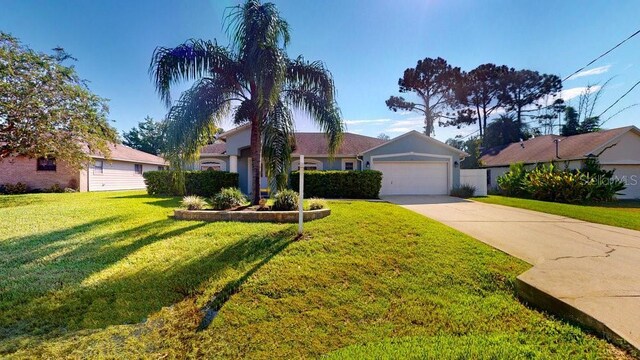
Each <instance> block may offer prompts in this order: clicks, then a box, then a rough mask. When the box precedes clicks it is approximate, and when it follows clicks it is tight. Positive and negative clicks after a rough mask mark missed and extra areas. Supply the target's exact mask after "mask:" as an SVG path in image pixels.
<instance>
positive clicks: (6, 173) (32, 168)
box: [0, 156, 80, 189]
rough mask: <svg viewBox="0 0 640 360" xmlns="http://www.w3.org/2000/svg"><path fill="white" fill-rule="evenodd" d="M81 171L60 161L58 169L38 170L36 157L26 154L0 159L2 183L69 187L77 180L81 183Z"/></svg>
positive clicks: (32, 187)
mask: <svg viewBox="0 0 640 360" xmlns="http://www.w3.org/2000/svg"><path fill="white" fill-rule="evenodd" d="M79 177H80V172H79V171H78V170H74V169H72V168H69V167H68V166H65V165H64V163H62V162H60V161H58V162H57V166H56V171H38V170H37V162H36V159H29V158H27V157H25V156H18V157H10V158H5V159H3V160H2V161H0V184H6V183H11V184H15V183H17V182H21V183H24V184H27V186H29V188H31V189H45V188H48V187H51V186H52V185H53V184H56V183H57V184H59V185H60V186H62V187H69V186H70V185H71V182H74V181H75V186H78V185H79V180H80V179H79Z"/></svg>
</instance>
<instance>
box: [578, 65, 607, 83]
mask: <svg viewBox="0 0 640 360" xmlns="http://www.w3.org/2000/svg"><path fill="white" fill-rule="evenodd" d="M609 68H611V65H605V66H598V67H596V68H593V69H589V70H582V71H580V72H579V73H577V74H575V75H571V77H570V78H568V79H567V80H573V79H577V78H581V77H585V76H592V75H600V74H604V73H606V72H607V71H609Z"/></svg>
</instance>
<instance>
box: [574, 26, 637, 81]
mask: <svg viewBox="0 0 640 360" xmlns="http://www.w3.org/2000/svg"><path fill="white" fill-rule="evenodd" d="M638 34H640V29H639V30H638V31H636V32H634V33H633V34H631V35H629V36H628V37H627V38H626V39H624V40H622V41H621V42H619V43H617V44H616V46H614V47H612V48H611V49H609V50H607V51H605V52H604V53H602V54H600V56H598V57H597V58H595V59H593V60H591V61H590V62H589V63H588V64H587V65H585V66H583V67H581V68H580V69H578V70H576V71H574V72H573V73H572V74H571V75H569V76H567V77H566V78H564V79H562V81H567V80H568V79H569V78H570V77H572V76H573V75H575V74H577V73H579V72H580V71H582V70H584V69H586V68H587V67H589V66H590V65H591V64H593V63H595V62H596V61H598V60H600V59H602V58H603V57H604V56H606V55H607V54H608V53H610V52H612V51H613V50H615V49H617V48H618V47H619V46H620V45H622V44H624V43H626V42H627V41H629V40H630V39H631V38H632V37H634V36H636V35H638Z"/></svg>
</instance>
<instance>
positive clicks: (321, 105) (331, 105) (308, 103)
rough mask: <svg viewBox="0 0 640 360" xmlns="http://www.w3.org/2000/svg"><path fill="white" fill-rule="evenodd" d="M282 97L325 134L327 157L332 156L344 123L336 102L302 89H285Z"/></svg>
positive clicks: (336, 147) (340, 138)
mask: <svg viewBox="0 0 640 360" xmlns="http://www.w3.org/2000/svg"><path fill="white" fill-rule="evenodd" d="M284 96H285V101H286V102H287V103H289V104H290V105H291V106H293V107H295V108H297V109H299V110H302V111H303V112H305V113H306V114H307V115H309V117H310V118H311V120H312V121H314V122H315V123H316V125H317V126H318V127H319V128H320V130H322V132H324V133H325V135H326V137H327V141H328V143H329V155H330V156H333V154H335V152H336V150H337V149H338V147H339V146H340V143H341V142H342V135H343V133H344V122H343V121H342V117H341V115H340V108H338V105H337V104H336V102H335V101H330V100H328V99H325V98H324V97H322V96H321V95H319V94H318V93H316V92H314V91H310V90H304V89H287V90H285V92H284Z"/></svg>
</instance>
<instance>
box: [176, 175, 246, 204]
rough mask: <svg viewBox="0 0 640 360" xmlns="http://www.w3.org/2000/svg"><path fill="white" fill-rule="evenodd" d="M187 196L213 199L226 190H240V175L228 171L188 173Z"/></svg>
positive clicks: (186, 177) (185, 179) (186, 179)
mask: <svg viewBox="0 0 640 360" xmlns="http://www.w3.org/2000/svg"><path fill="white" fill-rule="evenodd" d="M184 175H185V176H184V182H185V191H186V194H187V195H198V196H204V197H211V196H214V195H215V194H217V193H219V192H220V191H221V190H222V189H225V188H238V187H239V186H240V185H239V181H238V174H237V173H230V172H226V171H213V170H205V171H187V172H185V174H184Z"/></svg>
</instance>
